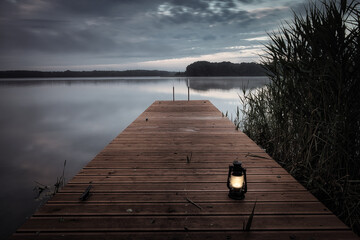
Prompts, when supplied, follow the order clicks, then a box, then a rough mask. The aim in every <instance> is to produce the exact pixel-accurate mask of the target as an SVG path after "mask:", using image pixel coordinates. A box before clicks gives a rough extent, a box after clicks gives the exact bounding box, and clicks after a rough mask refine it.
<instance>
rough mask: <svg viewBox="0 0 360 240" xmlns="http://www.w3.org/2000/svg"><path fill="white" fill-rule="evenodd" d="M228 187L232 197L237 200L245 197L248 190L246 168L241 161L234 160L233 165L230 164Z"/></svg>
mask: <svg viewBox="0 0 360 240" xmlns="http://www.w3.org/2000/svg"><path fill="white" fill-rule="evenodd" d="M227 187H228V188H229V197H230V198H232V199H236V200H242V199H244V198H245V193H246V192H247V181H246V169H245V168H243V167H242V166H241V162H239V161H234V162H233V166H231V165H230V166H229V173H228V179H227Z"/></svg>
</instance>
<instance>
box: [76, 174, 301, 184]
mask: <svg viewBox="0 0 360 240" xmlns="http://www.w3.org/2000/svg"><path fill="white" fill-rule="evenodd" d="M247 180H248V182H249V183H256V182H257V183H280V182H281V183H294V182H296V180H295V179H294V178H293V177H291V176H290V175H288V174H286V175H248V176H247ZM226 181H227V176H224V174H217V175H200V176H194V175H189V176H187V177H184V176H172V177H171V178H169V177H168V176H132V175H128V176H114V175H107V176H96V175H95V176H84V175H80V174H78V175H77V176H75V177H74V178H73V179H72V180H71V181H69V183H72V184H75V183H89V182H92V183H118V182H121V183H144V182H148V183H165V182H173V183H181V182H182V183H201V182H203V183H223V184H226Z"/></svg>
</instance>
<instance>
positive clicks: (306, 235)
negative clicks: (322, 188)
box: [12, 230, 356, 240]
mask: <svg viewBox="0 0 360 240" xmlns="http://www.w3.org/2000/svg"><path fill="white" fill-rule="evenodd" d="M12 239H14V240H20V239H24V240H30V239H31V240H32V239H38V240H44V239H53V240H59V239H69V240H81V239H88V240H98V239H103V240H118V239H141V240H154V239H157V240H169V239H173V240H184V239H197V240H205V239H207V240H219V239H228V240H231V239H236V240H248V239H252V240H264V239H266V240H291V239H296V240H310V239H314V240H315V239H316V240H329V239H336V240H348V239H356V237H355V236H354V233H352V232H351V231H344V230H340V231H339V230H335V231H334V230H328V231H323V230H321V231H313V230H312V231H306V232H305V231H276V232H274V231H250V232H243V231H211V232H209V231H208V232H206V231H201V232H196V231H185V230H184V231H181V232H164V231H161V232H81V233H76V232H75V233H74V232H70V233H68V232H60V233H42V232H37V233H17V234H15V235H14V236H13V238H12Z"/></svg>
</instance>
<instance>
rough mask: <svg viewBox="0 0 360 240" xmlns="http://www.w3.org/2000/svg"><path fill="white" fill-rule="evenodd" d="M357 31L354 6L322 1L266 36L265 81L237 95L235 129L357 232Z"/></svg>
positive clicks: (359, 208) (359, 157)
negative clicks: (239, 105)
mask: <svg viewBox="0 0 360 240" xmlns="http://www.w3.org/2000/svg"><path fill="white" fill-rule="evenodd" d="M359 25H360V11H359V2H358V1H351V2H348V1H346V0H342V1H336V0H329V1H323V2H322V3H314V2H311V3H309V5H308V6H307V7H306V8H305V13H304V14H303V15H300V14H296V13H294V17H293V20H292V22H286V23H284V24H283V25H282V26H281V27H280V28H279V30H278V31H277V32H273V33H270V34H269V37H270V43H268V44H267V45H265V48H266V54H265V55H264V56H262V63H263V64H264V66H265V68H266V69H267V71H268V73H269V77H270V80H271V81H270V83H269V84H268V85H266V86H265V87H264V88H261V89H258V90H256V91H255V92H254V91H251V92H244V97H242V99H241V100H242V104H243V108H242V114H243V116H242V119H241V125H240V126H241V129H242V130H243V131H244V132H245V133H246V134H247V135H248V136H249V137H250V138H252V139H253V140H254V141H255V142H256V143H257V144H259V145H260V146H262V147H263V148H265V149H266V151H267V152H268V153H269V154H270V155H271V156H272V157H273V158H274V159H275V160H277V161H278V162H279V163H281V164H282V166H284V167H285V168H286V169H287V170H288V171H289V172H290V173H291V174H292V175H293V176H295V177H296V178H297V179H298V180H299V181H300V182H302V183H303V184H304V185H305V186H306V187H307V188H308V189H309V190H310V191H311V192H312V193H314V194H315V195H316V196H317V197H318V198H319V199H320V200H321V201H322V202H324V203H325V204H326V205H327V207H328V208H330V209H331V210H332V211H333V212H334V213H335V214H337V215H338V216H339V217H340V218H341V219H342V220H343V221H344V222H345V223H347V224H348V225H349V226H350V227H352V228H353V230H354V231H355V232H357V233H359V232H360V220H359V219H360V206H359V205H360V201H359V196H360V186H359V183H360V181H359V177H360V47H359V42H360V31H359ZM238 118H239V114H238ZM238 121H239V120H238ZM236 124H237V125H239V122H236Z"/></svg>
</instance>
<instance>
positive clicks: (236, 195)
mask: <svg viewBox="0 0 360 240" xmlns="http://www.w3.org/2000/svg"><path fill="white" fill-rule="evenodd" d="M228 196H229V198H231V199H235V200H243V199H244V198H245V194H244V193H243V192H231V191H230V192H229V194H228Z"/></svg>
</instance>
